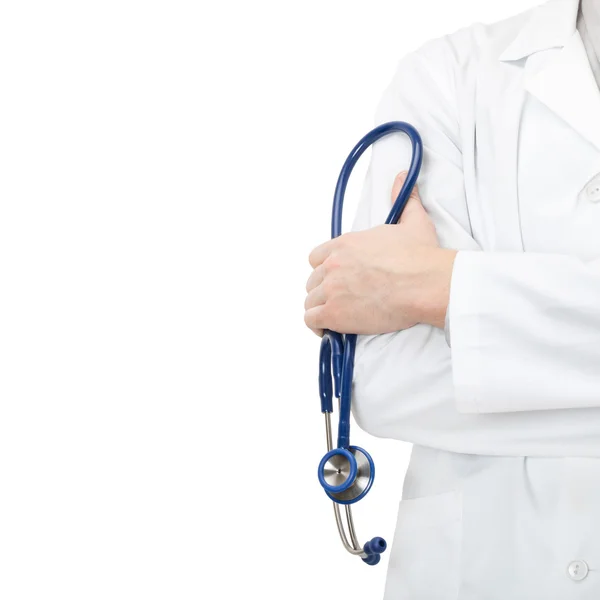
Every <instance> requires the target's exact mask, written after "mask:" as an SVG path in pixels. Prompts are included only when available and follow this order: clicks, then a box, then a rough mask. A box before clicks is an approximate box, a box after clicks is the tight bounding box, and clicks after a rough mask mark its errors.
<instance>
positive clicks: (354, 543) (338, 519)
mask: <svg viewBox="0 0 600 600" xmlns="http://www.w3.org/2000/svg"><path fill="white" fill-rule="evenodd" d="M338 407H339V405H338ZM325 431H326V437H327V452H329V451H330V450H333V440H332V435H331V413H329V412H326V413H325ZM332 504H333V512H334V514H335V523H336V525H337V528H338V533H339V534H340V538H341V540H342V544H344V548H346V550H347V551H348V552H350V554H356V555H358V556H366V554H365V553H364V552H363V549H362V548H361V546H360V544H359V542H358V539H357V537H356V531H355V529H354V519H353V518H352V507H351V506H350V505H349V504H346V506H345V508H346V524H347V526H348V533H349V534H350V541H351V543H350V542H348V536H347V535H346V531H345V529H344V525H343V523H342V515H341V514H340V505H339V504H338V503H337V502H334V501H332Z"/></svg>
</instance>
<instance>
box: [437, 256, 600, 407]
mask: <svg viewBox="0 0 600 600" xmlns="http://www.w3.org/2000/svg"><path fill="white" fill-rule="evenodd" d="M448 316H449V334H450V338H451V340H452V367H453V379H454V389H455V394H456V402H457V406H458V409H459V410H460V411H461V412H464V413H500V412H516V411H530V410H543V409H556V408H559V409H562V408H585V407H600V262H599V261H597V260H596V261H589V262H585V261H583V260H580V259H579V258H577V257H574V256H569V255H561V254H545V253H534V252H525V253H522V252H474V251H465V252H459V253H458V254H457V256H456V258H455V262H454V268H453V273H452V280H451V289H450V303H449V308H448Z"/></svg>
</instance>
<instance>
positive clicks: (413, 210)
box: [392, 171, 425, 223]
mask: <svg viewBox="0 0 600 600" xmlns="http://www.w3.org/2000/svg"><path fill="white" fill-rule="evenodd" d="M407 175H408V171H402V172H401V173H398V175H397V176H396V179H394V185H393V186H392V204H393V203H394V202H396V199H397V198H398V196H399V195H400V192H401V191H402V186H403V185H404V182H405V181H406V177H407ZM424 211H425V209H424V208H423V204H422V202H421V196H420V195H419V186H418V185H417V184H415V186H414V187H413V189H412V190H411V192H410V198H409V199H408V202H407V203H406V206H405V207H404V210H403V211H402V214H401V215H400V220H399V221H398V222H399V223H404V222H406V221H407V220H409V219H410V218H411V217H412V216H414V215H417V214H421V213H423V212H424Z"/></svg>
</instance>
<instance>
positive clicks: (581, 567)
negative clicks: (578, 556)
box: [567, 560, 589, 581]
mask: <svg viewBox="0 0 600 600" xmlns="http://www.w3.org/2000/svg"><path fill="white" fill-rule="evenodd" d="M588 571H589V567H588V566H587V563H586V562H585V560H574V561H573V562H570V563H569V566H568V567H567V572H568V573H569V577H570V578H571V579H572V580H573V581H581V580H582V579H585V578H586V577H587V574H588Z"/></svg>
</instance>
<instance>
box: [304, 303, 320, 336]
mask: <svg viewBox="0 0 600 600" xmlns="http://www.w3.org/2000/svg"><path fill="white" fill-rule="evenodd" d="M323 309H324V305H323V304H322V305H320V306H314V307H313V308H309V309H308V310H307V311H306V312H305V313H304V322H305V323H306V325H307V327H308V328H309V329H312V330H313V331H314V332H315V333H316V334H317V335H318V336H320V337H322V336H323V325H322V322H323Z"/></svg>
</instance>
